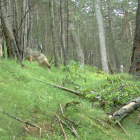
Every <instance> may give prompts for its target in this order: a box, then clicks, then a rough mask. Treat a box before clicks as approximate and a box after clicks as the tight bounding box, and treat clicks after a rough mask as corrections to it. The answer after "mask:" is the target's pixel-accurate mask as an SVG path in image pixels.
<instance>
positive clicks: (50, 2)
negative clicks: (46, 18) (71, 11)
mask: <svg viewBox="0 0 140 140" xmlns="http://www.w3.org/2000/svg"><path fill="white" fill-rule="evenodd" d="M49 5H50V15H51V24H52V25H51V29H52V39H53V44H54V56H55V66H56V67H59V55H58V44H57V39H56V33H55V26H54V13H53V1H52V0H49Z"/></svg>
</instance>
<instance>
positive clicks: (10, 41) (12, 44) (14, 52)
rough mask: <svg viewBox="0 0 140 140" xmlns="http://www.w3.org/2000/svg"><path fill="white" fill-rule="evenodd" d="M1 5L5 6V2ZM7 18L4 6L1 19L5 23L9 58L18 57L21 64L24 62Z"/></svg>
mask: <svg viewBox="0 0 140 140" xmlns="http://www.w3.org/2000/svg"><path fill="white" fill-rule="evenodd" d="M1 4H2V5H4V2H1ZM6 16H7V15H6V11H5V7H4V6H2V7H1V19H2V23H3V32H4V35H5V39H6V44H7V50H8V51H9V52H8V56H9V57H13V58H14V57H15V56H16V57H17V59H18V61H19V62H20V64H21V63H22V61H21V57H20V54H19V51H18V49H17V45H16V41H15V37H14V35H13V32H12V29H11V26H10V24H9V21H8V19H7V18H6Z"/></svg>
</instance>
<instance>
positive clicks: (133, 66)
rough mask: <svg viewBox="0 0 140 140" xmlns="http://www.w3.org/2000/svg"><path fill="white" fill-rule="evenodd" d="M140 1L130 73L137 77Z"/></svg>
mask: <svg viewBox="0 0 140 140" xmlns="http://www.w3.org/2000/svg"><path fill="white" fill-rule="evenodd" d="M139 23H140V0H138V8H137V13H136V29H135V36H134V42H133V50H132V56H131V65H130V71H129V72H130V73H131V74H134V75H136V76H139V75H140V24H139Z"/></svg>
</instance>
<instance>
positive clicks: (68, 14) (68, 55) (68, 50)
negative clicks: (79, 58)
mask: <svg viewBox="0 0 140 140" xmlns="http://www.w3.org/2000/svg"><path fill="white" fill-rule="evenodd" d="M69 5H70V4H69V0H67V50H66V51H67V58H68V60H69V57H70V36H69V22H70V13H69Z"/></svg>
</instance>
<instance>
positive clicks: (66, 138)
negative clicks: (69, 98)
mask: <svg viewBox="0 0 140 140" xmlns="http://www.w3.org/2000/svg"><path fill="white" fill-rule="evenodd" d="M60 127H61V129H62V132H63V135H64V137H65V140H67V135H66V133H65V130H64V128H63V125H62V123H61V122H60Z"/></svg>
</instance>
